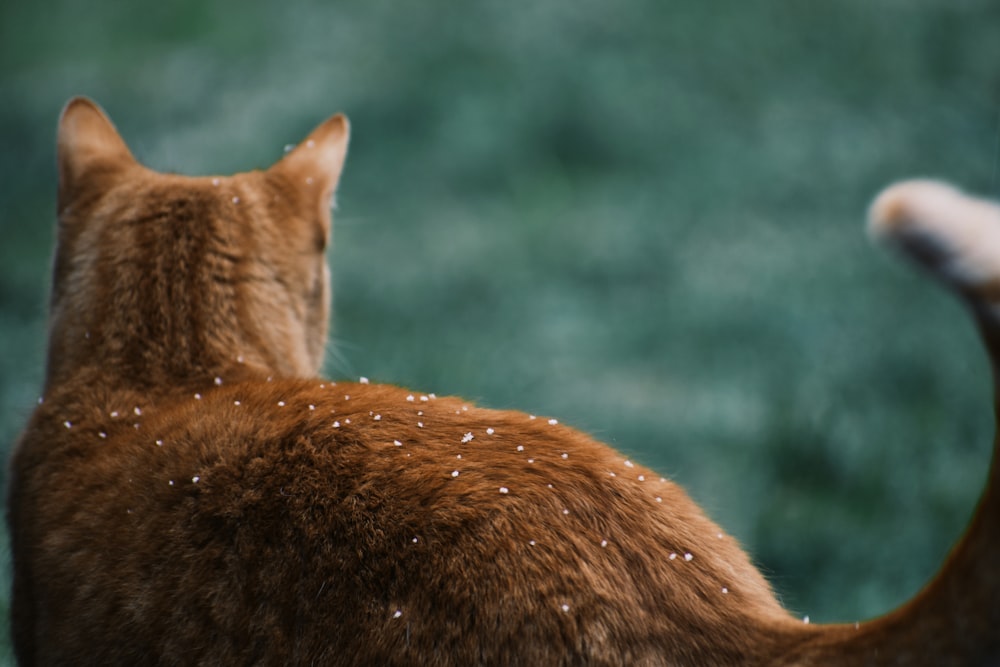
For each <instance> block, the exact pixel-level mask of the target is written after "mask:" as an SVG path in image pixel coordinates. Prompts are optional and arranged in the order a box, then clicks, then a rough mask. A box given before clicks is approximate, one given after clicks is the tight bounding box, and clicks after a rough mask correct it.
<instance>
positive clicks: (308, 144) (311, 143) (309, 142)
mask: <svg viewBox="0 0 1000 667" xmlns="http://www.w3.org/2000/svg"><path fill="white" fill-rule="evenodd" d="M315 145H316V142H315V141H313V140H312V139H309V140H308V141H306V146H307V147H308V148H312V147H313V146H315ZM400 613H402V612H400Z"/></svg>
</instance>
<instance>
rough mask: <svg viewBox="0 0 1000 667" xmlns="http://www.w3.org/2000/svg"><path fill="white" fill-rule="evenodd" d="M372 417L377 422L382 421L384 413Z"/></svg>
mask: <svg viewBox="0 0 1000 667" xmlns="http://www.w3.org/2000/svg"><path fill="white" fill-rule="evenodd" d="M372 419H374V420H375V421H377V422H379V421H382V415H375V416H374V417H372Z"/></svg>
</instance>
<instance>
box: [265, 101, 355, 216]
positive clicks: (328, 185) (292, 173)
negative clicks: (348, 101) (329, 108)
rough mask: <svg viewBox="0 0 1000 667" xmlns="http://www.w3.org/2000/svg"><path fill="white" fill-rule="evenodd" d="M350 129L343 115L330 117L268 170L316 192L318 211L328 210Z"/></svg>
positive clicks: (345, 153) (342, 163)
mask: <svg viewBox="0 0 1000 667" xmlns="http://www.w3.org/2000/svg"><path fill="white" fill-rule="evenodd" d="M350 136H351V126H350V123H348V121H347V116H345V115H344V114H339V113H338V114H336V115H335V116H331V117H330V118H328V119H327V120H326V121H325V122H323V123H321V124H320V125H319V127H317V128H316V129H315V130H313V131H312V133H310V134H309V136H308V137H306V138H305V139H304V140H303V141H302V143H300V144H299V145H298V146H296V147H295V148H293V149H292V150H291V152H289V153H288V154H287V155H285V156H284V157H283V158H281V160H279V161H278V162H277V163H275V164H274V165H273V166H272V167H271V169H270V171H272V172H275V173H281V174H284V175H285V176H286V177H288V178H289V179H290V180H292V182H294V183H300V184H306V185H308V186H310V187H315V188H316V189H317V194H318V195H319V199H320V202H321V208H325V210H329V208H330V197H331V196H332V195H333V193H334V192H335V191H336V189H337V183H338V182H339V181H340V174H341V172H342V171H343V169H344V160H345V159H346V158H347V144H348V143H349V141H350Z"/></svg>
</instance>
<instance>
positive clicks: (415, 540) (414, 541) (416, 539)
mask: <svg viewBox="0 0 1000 667" xmlns="http://www.w3.org/2000/svg"><path fill="white" fill-rule="evenodd" d="M419 541H420V539H419V538H416V537H414V538H413V540H412V542H413V543H414V544H416V543H417V542H419Z"/></svg>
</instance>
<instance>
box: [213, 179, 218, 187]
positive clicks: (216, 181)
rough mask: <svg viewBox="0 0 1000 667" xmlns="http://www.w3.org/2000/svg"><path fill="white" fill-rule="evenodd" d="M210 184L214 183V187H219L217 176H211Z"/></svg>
mask: <svg viewBox="0 0 1000 667" xmlns="http://www.w3.org/2000/svg"><path fill="white" fill-rule="evenodd" d="M212 185H214V186H215V187H219V179H218V178H213V179H212Z"/></svg>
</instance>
